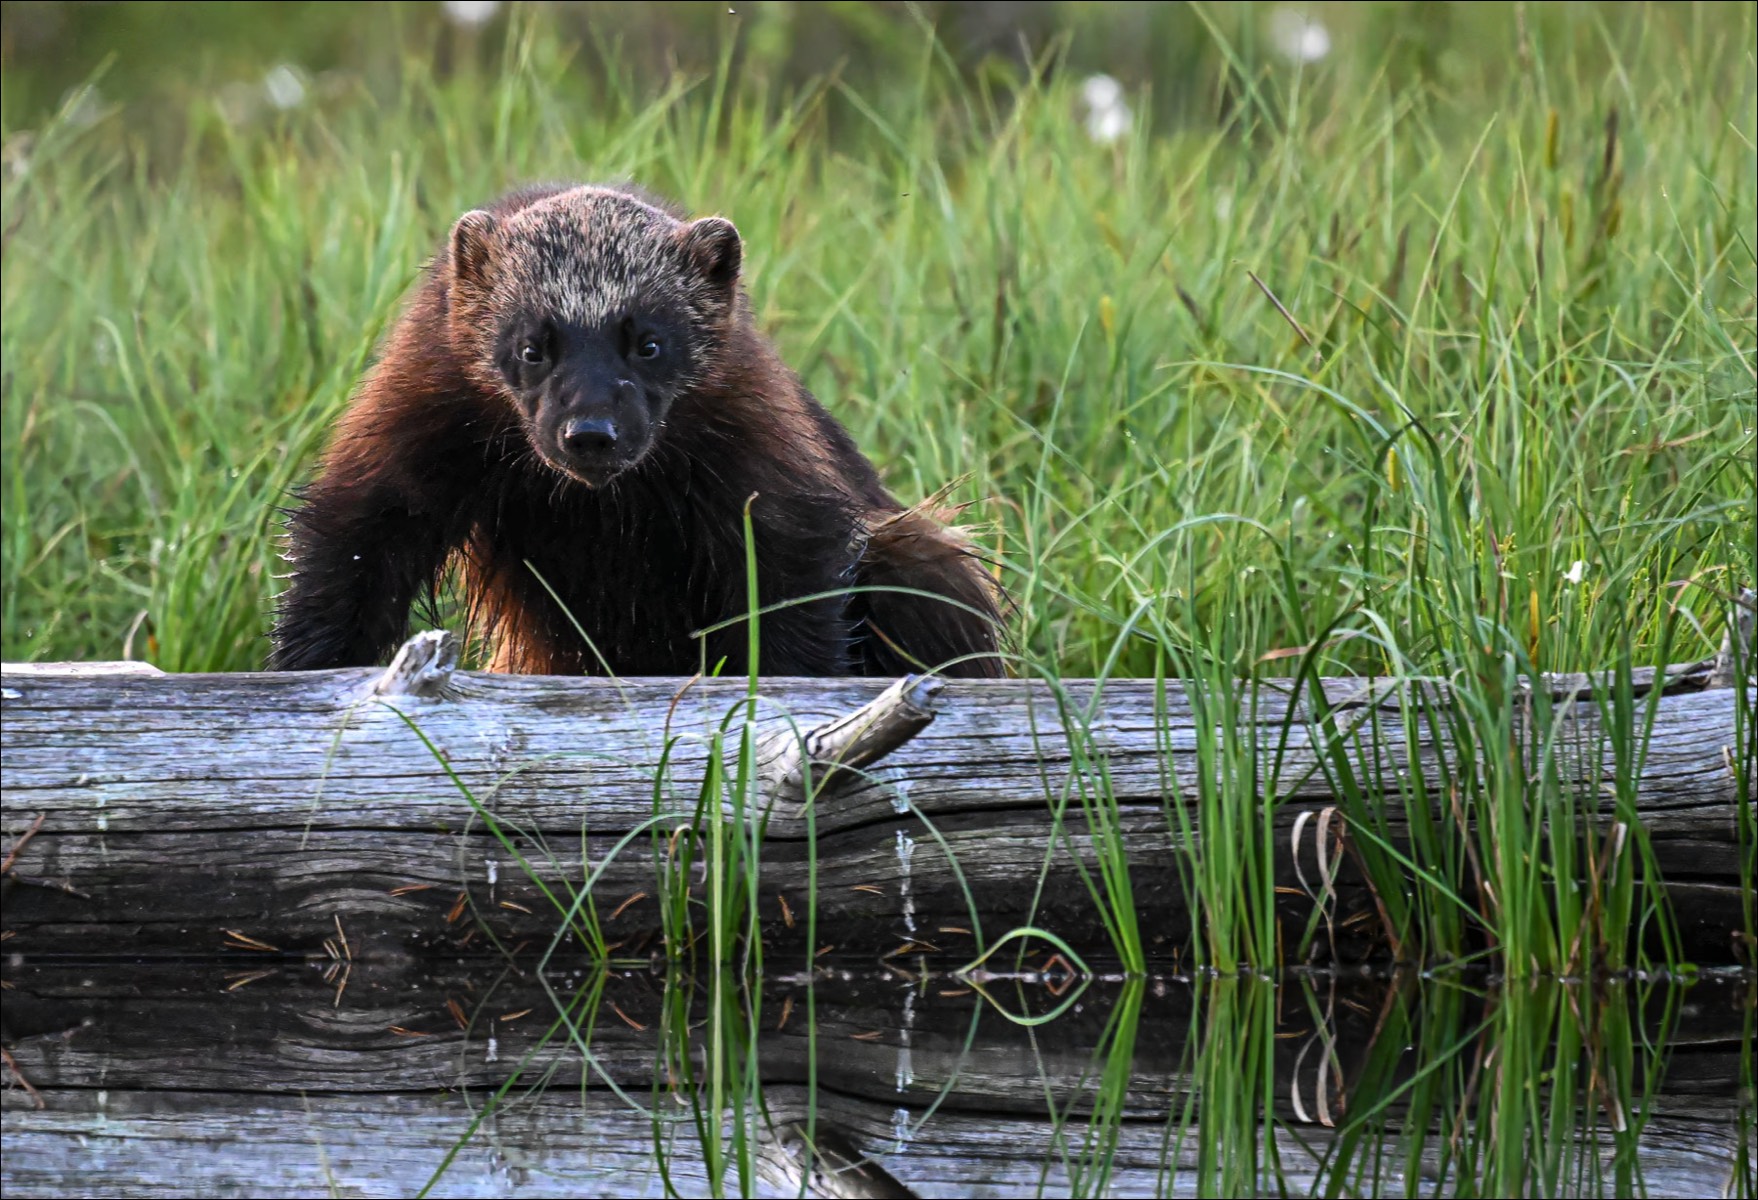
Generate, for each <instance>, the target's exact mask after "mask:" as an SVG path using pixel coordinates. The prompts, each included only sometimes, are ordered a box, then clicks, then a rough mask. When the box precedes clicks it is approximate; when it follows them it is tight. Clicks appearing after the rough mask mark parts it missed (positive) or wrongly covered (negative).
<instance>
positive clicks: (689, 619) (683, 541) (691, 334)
mask: <svg viewBox="0 0 1758 1200" xmlns="http://www.w3.org/2000/svg"><path fill="white" fill-rule="evenodd" d="M741 257H742V248H741V246H740V245H739V241H738V236H737V233H736V231H734V230H733V229H732V226H731V224H730V223H729V222H726V221H724V220H721V219H719V218H707V219H704V220H702V221H696V222H686V221H683V220H681V219H679V218H678V217H677V216H676V215H674V214H672V213H671V212H669V211H667V210H666V209H664V208H662V207H660V206H658V205H656V204H655V203H653V202H651V201H649V200H648V199H647V198H645V197H641V196H638V195H635V194H633V193H630V192H626V191H620V190H615V189H605V188H539V189H531V190H529V191H526V192H522V193H516V194H515V195H513V196H509V197H507V198H505V199H503V200H502V201H500V202H499V203H498V204H496V205H495V206H493V207H491V208H490V209H487V210H482V211H478V212H473V213H470V214H467V215H466V216H465V217H464V218H463V219H461V220H460V221H459V222H458V225H457V226H456V227H455V228H454V231H453V235H452V238H451V242H450V245H449V247H448V252H447V253H446V254H443V255H442V256H441V257H440V258H439V260H438V261H436V263H435V265H434V267H433V268H432V269H431V270H430V272H429V274H428V276H427V279H426V280H425V282H424V283H423V285H422V287H421V288H420V290H419V291H418V292H417V294H416V296H415V297H414V299H413V301H412V302H411V304H410V306H409V309H408V311H407V312H406V313H405V315H404V316H403V318H402V320H401V321H400V322H399V323H398V324H397V326H396V328H395V329H394V330H393V331H392V333H391V335H390V337H389V339H388V340H387V342H386V345H385V348H384V353H383V355H382V357H381V360H380V362H379V363H378V365H377V366H376V367H375V368H374V370H373V371H372V372H371V373H370V374H369V376H368V377H367V379H366V380H365V382H364V383H363V385H362V387H361V390H360V392H359V394H358V395H357V396H356V398H355V401H354V403H353V404H352V406H351V407H350V408H349V410H348V412H347V413H346V415H345V416H344V417H343V419H342V420H341V422H340V423H339V425H338V427H337V431H336V435H335V438H334V440H333V442H332V444H331V446H330V448H329V451H328V452H327V454H326V455H325V457H324V461H323V466H322V470H321V472H320V473H319V475H318V478H317V479H316V480H315V481H314V482H313V483H312V484H311V486H310V487H309V488H308V489H307V491H306V493H305V496H304V503H303V504H302V505H301V506H300V507H299V508H298V509H297V510H296V511H295V512H294V513H293V514H292V516H291V520H290V554H289V557H290V558H291V559H292V561H293V564H294V572H293V575H292V581H291V584H290V585H289V587H288V589H287V591H286V593H285V594H284V595H283V597H282V599H281V604H280V612H279V618H278V620H277V623H276V628H275V634H274V641H275V649H274V653H273V656H272V660H271V665H272V666H274V667H276V668H280V669H301V668H314V667H333V666H346V665H357V664H364V663H370V662H374V661H377V660H379V659H380V658H382V657H383V656H384V655H385V654H387V653H388V652H389V650H390V649H392V648H393V647H394V646H395V645H396V644H397V643H398V641H399V640H401V639H402V638H403V637H404V636H405V633H406V626H407V620H408V612H409V606H410V604H411V602H412V601H414V600H415V599H417V598H418V597H420V596H422V595H424V594H431V593H432V591H433V589H434V588H435V586H436V584H437V580H438V578H439V575H440V572H441V571H442V570H443V568H444V566H445V564H446V562H447V561H448V559H451V558H453V557H454V556H455V557H456V559H457V561H458V562H459V563H460V565H461V567H462V578H463V582H464V592H465V595H466V597H467V601H468V604H469V609H470V613H471V622H472V626H473V628H474V629H475V630H476V631H477V632H478V633H479V634H481V635H482V636H483V637H485V638H486V639H487V640H488V641H489V642H490V643H491V645H492V655H491V662H492V664H493V665H494V666H495V668H497V669H500V670H505V671H515V672H524V673H560V674H572V673H581V672H586V673H599V672H602V671H604V670H606V669H608V670H610V671H612V672H614V673H617V674H627V675H637V674H687V673H690V672H692V671H695V670H697V669H701V668H704V667H705V668H708V669H713V668H714V667H715V666H716V665H717V664H720V663H724V666H725V669H726V670H728V671H737V672H742V671H743V670H745V669H746V665H747V664H746V662H745V659H746V636H747V634H746V629H745V626H744V623H743V622H742V621H741V622H738V623H736V624H733V625H731V626H730V627H728V628H725V629H721V630H718V631H715V632H710V633H707V634H706V635H704V636H701V637H693V636H692V635H693V634H696V633H697V632H698V631H700V630H704V629H708V628H709V627H712V626H714V625H716V624H718V623H720V622H724V621H729V620H735V619H737V618H740V617H742V616H743V615H744V613H745V612H746V611H747V608H748V604H747V593H746V559H745V535H744V512H745V506H746V503H747V501H749V502H750V505H751V521H752V525H753V527H754V528H753V532H754V543H755V548H756V558H757V585H758V596H759V601H760V603H761V604H764V605H770V604H784V603H787V602H790V601H794V600H797V598H799V597H802V596H813V595H819V594H820V593H828V594H827V595H823V596H821V597H820V598H818V599H814V600H810V601H806V602H803V603H792V604H788V606H787V607H783V608H781V609H779V610H777V611H775V612H772V613H769V614H766V615H765V616H764V617H763V618H762V621H761V629H760V636H761V650H760V655H761V662H760V665H761V668H762V669H763V670H764V671H765V672H766V673H770V674H809V675H824V674H842V673H860V674H893V673H899V672H902V671H906V670H920V669H924V668H932V667H941V668H943V669H944V670H946V671H947V672H948V673H952V674H963V675H997V674H1000V673H1001V666H1000V659H999V657H997V651H998V647H999V642H1000V629H1001V625H1000V617H999V608H1000V603H999V601H1000V597H999V593H998V591H997V589H996V587H995V584H994V581H993V579H992V578H991V577H990V575H989V574H988V573H987V572H986V571H985V570H984V569H983V567H982V564H981V562H980V561H979V559H978V558H977V556H976V555H975V553H974V551H973V548H972V546H971V544H970V542H969V540H968V539H967V538H966V537H965V536H964V535H963V534H962V532H960V531H957V530H954V529H949V528H947V527H946V526H944V525H943V524H941V523H940V522H939V521H937V520H936V519H935V518H934V516H933V515H931V514H930V513H929V512H927V511H924V510H922V509H905V508H904V507H903V506H902V505H900V504H899V503H898V502H897V501H896V500H895V499H894V498H893V497H892V496H891V495H890V493H888V492H887V491H886V490H885V488H884V487H883V486H882V484H881V483H880V481H879V478H878V476H877V474H876V473H875V472H874V470H873V468H872V466H871V464H870V463H868V462H867V460H866V459H865V458H864V457H862V455H861V454H860V452H859V451H858V450H857V449H856V447H855V445H854V443H853V441H852V440H851V439H850V438H849V436H848V434H847V433H846V432H845V431H844V430H843V429H842V427H841V426H840V425H839V424H837V422H836V421H835V420H834V419H833V418H832V417H831V416H830V415H829V414H828V413H827V412H825V410H824V409H823V407H822V406H821V405H819V403H818V402H817V400H815V399H814V398H813V397H812V395H811V394H810V393H809V392H808V391H806V389H805V388H804V387H803V386H802V385H801V384H800V382H799V380H798V378H797V377H796V376H795V375H794V374H793V373H792V372H791V371H790V370H788V368H787V367H786V366H785V365H784V364H783V363H782V362H781V360H780V358H779V357H778V356H777V354H776V353H775V350H774V348H773V347H772V346H771V345H770V343H769V342H768V341H767V339H765V338H764V337H763V336H762V335H761V334H760V333H758V332H757V331H756V329H755V328H754V325H753V322H752V319H751V315H750V310H749V304H748V302H747V300H746V299H745V297H744V294H743V292H742V290H740V288H739V286H738V282H737V272H738V265H739V261H740V258H741ZM522 330H526V331H529V330H538V331H539V332H521V331H522ZM631 331H633V332H631ZM637 343H638V345H637ZM631 346H634V347H635V348H634V349H631V348H630V347H631ZM650 348H653V349H655V350H656V354H655V360H654V362H653V363H651V364H649V363H647V362H646V361H645V352H646V351H647V350H648V349H650ZM532 354H536V355H537V356H538V360H537V361H538V365H536V366H533V365H531V362H532V361H533V360H531V359H530V358H529V357H528V356H529V355H532ZM590 421H597V422H598V424H597V425H591V426H590V428H591V429H598V428H603V429H607V430H611V431H612V432H611V433H610V434H609V435H607V439H608V441H609V444H608V445H600V444H599V441H603V440H606V439H600V440H599V441H594V440H593V439H592V438H590V437H588V436H587V434H586V433H583V432H580V431H583V430H588V423H589V422H590ZM753 497H754V499H753ZM899 588H901V589H909V590H913V591H914V592H921V593H928V594H927V595H916V594H909V592H908V591H905V592H899V591H894V590H887V589H899ZM948 601H950V603H948ZM582 633H584V635H585V636H584V637H582V636H581V635H582Z"/></svg>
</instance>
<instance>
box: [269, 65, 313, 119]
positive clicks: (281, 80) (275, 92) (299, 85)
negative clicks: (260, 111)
mask: <svg viewBox="0 0 1758 1200" xmlns="http://www.w3.org/2000/svg"><path fill="white" fill-rule="evenodd" d="M262 94H263V98H264V99H265V100H267V101H268V102H269V105H270V106H271V107H273V108H278V109H280V110H281V111H282V112H286V111H287V110H288V109H290V108H298V107H299V106H300V105H301V104H304V103H305V72H303V71H301V70H300V69H299V68H298V67H296V66H293V65H292V64H291V63H277V64H275V65H274V66H273V67H270V68H269V73H268V74H267V75H264V76H263V77H262Z"/></svg>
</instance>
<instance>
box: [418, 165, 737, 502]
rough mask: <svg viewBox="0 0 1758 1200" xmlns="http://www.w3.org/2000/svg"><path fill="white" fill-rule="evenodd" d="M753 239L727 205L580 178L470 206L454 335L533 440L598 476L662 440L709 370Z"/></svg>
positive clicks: (457, 272)
mask: <svg viewBox="0 0 1758 1200" xmlns="http://www.w3.org/2000/svg"><path fill="white" fill-rule="evenodd" d="M742 253H743V251H742V247H741V244H740V242H739V233H738V230H737V229H735V228H733V225H732V222H730V221H728V220H725V219H724V218H721V217H704V218H703V219H701V220H699V221H680V220H678V219H677V218H676V217H673V216H672V215H671V214H669V213H667V212H665V211H664V210H663V209H660V208H657V207H655V206H653V205H651V204H648V203H646V202H644V201H642V200H640V199H638V198H636V197H634V196H632V195H629V194H628V193H625V192H621V191H615V190H612V189H608V188H596V187H581V188H573V189H571V190H567V191H561V192H556V193H553V194H550V195H547V196H545V197H544V198H542V199H540V200H537V201H535V202H533V203H529V204H526V205H524V206H523V207H516V208H511V210H510V211H509V210H508V206H507V205H503V206H502V207H501V209H500V210H499V211H498V212H489V211H485V210H481V209H478V210H476V211H474V212H468V213H465V214H464V216H463V217H462V218H461V219H460V220H459V221H458V223H457V225H455V226H454V227H453V229H452V238H451V249H450V262H449V263H448V264H445V268H446V269H447V270H448V275H449V279H448V283H449V285H450V286H449V289H448V299H449V302H450V305H451V327H452V337H453V339H454V342H456V343H457V344H458V349H459V350H460V351H461V352H462V353H463V354H464V357H465V358H466V360H467V361H468V362H469V363H470V367H471V373H472V375H473V376H474V377H475V378H476V380H477V382H478V383H480V384H481V385H482V386H484V387H487V388H489V389H491V390H494V391H498V392H500V393H502V394H504V395H505V396H506V397H507V398H508V399H509V400H510V401H511V403H512V404H513V406H514V407H515V408H516V409H517V410H518V413H519V417H520V419H521V421H522V422H523V425H524V429H525V434H526V436H527V437H528V438H529V439H530V442H531V447H532V449H533V450H535V451H536V452H537V454H538V455H539V456H540V457H541V458H542V459H543V460H544V461H545V462H547V463H549V464H550V465H551V466H552V467H554V468H556V469H557V470H559V471H562V472H564V473H566V474H567V475H569V476H572V477H573V478H574V479H577V480H579V481H580V482H581V483H584V484H586V485H588V486H589V487H599V486H602V485H603V484H606V483H608V482H609V481H610V480H611V479H613V478H615V477H616V476H617V475H618V474H619V473H621V472H623V471H626V470H628V469H629V468H630V467H632V466H634V465H635V464H636V463H637V462H639V461H640V460H641V458H642V456H643V455H645V454H646V453H647V451H648V450H649V449H651V448H652V446H653V444H654V441H655V439H656V437H657V436H658V433H659V430H660V428H661V425H662V423H663V422H664V420H665V416H666V413H667V411H668V410H669V409H670V408H671V405H672V402H673V401H674V400H676V399H677V398H678V396H680V395H681V394H683V393H684V392H685V391H687V390H689V389H690V388H691V387H693V386H697V385H699V384H700V383H702V382H703V380H704V378H705V377H706V376H707V375H708V374H709V373H710V371H711V370H712V366H713V358H714V355H715V353H716V351H717V350H718V349H719V347H720V344H721V342H722V340H723V339H724V337H725V333H726V329H727V325H728V322H729V321H730V320H731V318H732V314H733V312H734V309H735V306H736V304H737V292H738V279H739V263H740V260H741V258H742Z"/></svg>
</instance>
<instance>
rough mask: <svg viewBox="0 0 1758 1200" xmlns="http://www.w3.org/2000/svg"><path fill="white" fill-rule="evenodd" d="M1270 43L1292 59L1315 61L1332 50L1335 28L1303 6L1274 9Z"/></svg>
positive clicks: (1302, 61)
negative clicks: (1303, 9)
mask: <svg viewBox="0 0 1758 1200" xmlns="http://www.w3.org/2000/svg"><path fill="white" fill-rule="evenodd" d="M1270 44H1271V45H1272V46H1274V47H1275V48H1276V53H1278V54H1280V55H1281V56H1282V57H1283V58H1285V59H1287V60H1288V61H1289V62H1291V63H1313V62H1317V61H1318V60H1319V59H1321V58H1323V57H1325V55H1327V54H1329V53H1330V52H1331V31H1330V30H1328V29H1326V28H1325V27H1324V25H1323V24H1322V23H1321V22H1320V21H1319V20H1318V18H1317V17H1313V16H1310V15H1308V14H1307V13H1305V12H1303V11H1301V10H1299V9H1293V8H1278V9H1274V10H1272V11H1271V13H1270Z"/></svg>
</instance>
